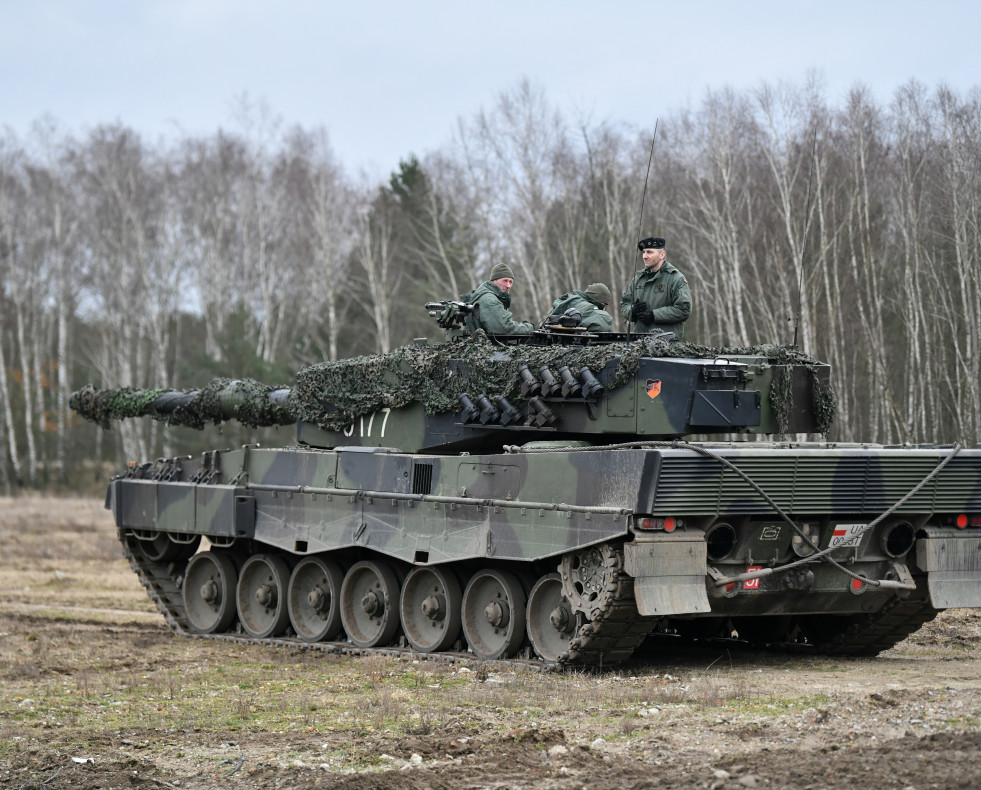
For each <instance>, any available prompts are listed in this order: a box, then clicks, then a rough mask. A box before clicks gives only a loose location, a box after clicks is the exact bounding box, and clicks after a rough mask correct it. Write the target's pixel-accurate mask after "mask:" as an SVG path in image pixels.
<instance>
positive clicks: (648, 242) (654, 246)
mask: <svg viewBox="0 0 981 790" xmlns="http://www.w3.org/2000/svg"><path fill="white" fill-rule="evenodd" d="M637 249H638V250H640V251H641V252H643V251H644V250H663V249H664V239H659V238H657V237H655V236H648V237H647V238H646V239H641V240H640V241H638V242H637Z"/></svg>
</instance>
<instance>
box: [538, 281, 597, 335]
mask: <svg viewBox="0 0 981 790" xmlns="http://www.w3.org/2000/svg"><path fill="white" fill-rule="evenodd" d="M612 301H613V295H612V294H611V293H610V289H609V288H607V287H606V286H605V285H604V284H603V283H593V284H592V285H589V286H587V287H586V289H585V290H582V291H573V292H572V293H568V294H563V295H562V296H560V297H559V298H558V299H556V300H555V301H554V302H553V303H552V309H551V311H549V315H561V314H562V313H564V312H565V311H566V310H569V309H572V310H577V311H579V315H581V316H582V323H581V324H579V326H581V327H584V328H585V329H586V330H588V331H590V332H612V331H613V316H612V315H610V314H609V313H608V312H606V310H605V308H606V306H607V305H608V304H609V303H610V302H612Z"/></svg>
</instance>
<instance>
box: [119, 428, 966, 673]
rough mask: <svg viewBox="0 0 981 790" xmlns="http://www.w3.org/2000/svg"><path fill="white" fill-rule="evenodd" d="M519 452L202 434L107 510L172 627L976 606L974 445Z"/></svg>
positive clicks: (434, 633) (365, 634)
mask: <svg viewBox="0 0 981 790" xmlns="http://www.w3.org/2000/svg"><path fill="white" fill-rule="evenodd" d="M512 450H513V451H512V452H498V453H486V454H473V455H471V454H467V453H463V454H458V455H439V454H433V455H425V454H411V453H403V452H399V451H396V450H392V449H388V448H384V447H347V448H336V449H332V450H322V449H312V448H309V447H296V448H286V449H261V448H256V447H246V448H241V449H238V450H233V451H227V452H218V451H215V452H211V453H206V454H205V455H204V456H202V457H201V458H200V459H195V460H188V459H171V460H168V461H163V462H157V463H156V464H148V465H144V466H142V467H134V468H133V469H131V470H130V472H129V473H128V474H127V475H125V476H120V477H118V478H116V479H114V480H113V481H112V482H111V483H110V486H109V490H108V493H107V507H109V508H110V509H111V510H112V512H113V515H114V518H115V523H116V526H117V528H118V530H119V536H120V540H121V541H122V542H123V545H124V547H125V550H126V552H127V555H128V556H129V557H130V559H131V562H132V563H133V565H134V568H135V569H136V570H137V572H138V573H140V575H141V578H142V579H143V581H144V584H145V585H146V586H147V588H148V590H149V591H150V592H151V596H153V597H154V598H155V599H156V600H157V603H158V605H159V606H160V607H161V609H162V610H163V611H164V613H165V614H166V616H167V617H168V620H169V621H170V623H171V625H172V626H173V627H174V628H176V629H177V630H179V631H181V632H184V633H198V634H207V635H210V636H221V637H223V638H244V639H255V638H268V639H284V638H285V639H296V640H298V641H302V642H306V643H309V644H316V645H320V646H328V647H331V648H332V649H357V650H370V649H376V650H392V649H408V650H413V651H415V652H419V653H423V654H434V655H451V654H460V653H461V652H463V653H466V654H470V655H476V657H478V658H483V659H499V660H500V659H506V658H508V657H513V656H520V657H525V658H527V659H532V660H537V661H543V662H544V663H546V664H550V665H562V664H598V663H614V662H617V661H622V660H625V659H627V658H629V657H630V656H631V655H634V654H635V653H636V652H637V650H638V649H639V648H641V646H642V645H643V643H644V642H645V639H647V637H648V636H650V635H651V634H658V633H670V634H675V633H677V634H683V635H689V636H698V637H703V638H709V637H711V638H722V637H726V638H728V637H732V636H733V635H734V634H735V635H738V636H739V637H740V638H743V639H745V640H748V641H751V642H754V643H758V644H769V645H775V646H785V647H787V646H793V648H794V649H801V648H804V649H815V650H824V651H825V652H833V653H840V654H845V655H872V654H875V653H877V652H879V651H880V650H882V649H885V648H887V647H889V646H891V645H892V644H894V643H895V642H897V641H899V640H901V639H902V638H904V637H905V636H906V635H907V634H908V633H910V632H912V631H913V630H916V628H918V627H919V626H920V625H922V623H923V622H925V621H926V620H928V619H930V618H931V617H933V616H934V615H935V614H936V612H938V611H940V610H942V609H944V608H949V607H952V606H968V607H977V606H981V559H979V558H981V521H979V520H978V518H977V517H978V515H979V514H981V450H978V449H973V450H966V449H959V448H886V447H881V446H872V445H863V446H847V447H845V446H836V445H827V444H810V445H793V444H781V443H745V442H743V443H738V442H732V443H728V442H720V443H711V444H708V443H701V444H699V443H688V442H647V443H641V442H632V443H628V444H623V445H615V446H607V447H596V446H571V447H555V446H547V445H546V446H542V445H540V444H537V445H536V444H534V443H532V444H527V445H524V446H523V447H520V448H519V447H515V448H512ZM959 518H960V519H961V521H962V522H964V525H963V526H960V525H959V522H958V519H959ZM794 523H796V524H798V528H795V527H794V526H793V524H794ZM801 529H803V530H804V532H805V534H806V535H807V537H806V538H802V537H801V534H800V532H801ZM202 539H206V541H207V543H210V547H208V551H199V550H198V543H199V542H200V541H202ZM808 543H810V544H811V545H808ZM205 545H206V544H205ZM332 623H333V625H332ZM519 625H520V628H519Z"/></svg>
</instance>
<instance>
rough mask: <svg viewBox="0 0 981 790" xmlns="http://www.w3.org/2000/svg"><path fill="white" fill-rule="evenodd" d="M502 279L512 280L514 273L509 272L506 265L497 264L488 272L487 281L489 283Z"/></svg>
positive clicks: (509, 269)
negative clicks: (508, 278)
mask: <svg viewBox="0 0 981 790" xmlns="http://www.w3.org/2000/svg"><path fill="white" fill-rule="evenodd" d="M502 277H510V278H511V279H512V280H513V279H514V272H512V271H511V267H510V266H508V265H507V264H506V263H498V264H495V265H494V268H493V269H491V271H490V277H488V278H487V279H488V280H490V281H491V282H494V280H500V279H501V278H502Z"/></svg>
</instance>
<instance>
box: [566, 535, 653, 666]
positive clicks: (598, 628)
mask: <svg viewBox="0 0 981 790" xmlns="http://www.w3.org/2000/svg"><path fill="white" fill-rule="evenodd" d="M603 548H606V550H607V551H608V556H607V557H606V562H605V567H604V568H603V572H602V574H601V580H600V582H599V586H600V587H601V588H602V589H601V590H600V591H599V593H598V595H597V596H596V598H595V599H592V600H590V601H589V602H588V604H587V603H579V602H577V601H576V598H577V596H576V591H575V589H574V588H573V587H572V585H571V579H570V576H571V574H570V572H569V569H568V567H567V562H565V561H564V562H563V563H562V564H561V565H560V566H559V571H560V575H561V576H562V582H563V588H564V591H565V592H566V596H567V598H568V599H570V600H571V601H572V602H573V605H576V604H577V603H578V604H579V605H578V607H577V608H578V609H579V610H580V611H579V612H578V616H579V617H580V618H581V619H582V620H584V622H582V623H581V624H580V626H579V629H578V631H577V633H576V636H575V637H574V638H573V639H572V641H571V642H570V645H569V652H568V655H567V656H561V657H560V660H564V661H566V662H568V663H577V664H587V665H602V664H604V663H607V664H615V663H621V662H623V661H626V660H627V659H629V658H630V657H631V656H632V655H633V653H634V651H635V650H636V649H637V648H638V647H640V645H641V644H642V643H643V642H644V640H645V639H646V638H647V637H648V636H649V635H650V633H651V632H652V631H653V630H654V628H655V627H656V626H657V624H658V623H659V618H650V617H641V615H640V614H639V613H638V611H637V604H636V601H635V600H634V580H633V579H632V578H631V577H630V576H628V575H627V574H626V573H624V571H623V548H622V547H621V546H606V547H603Z"/></svg>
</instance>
